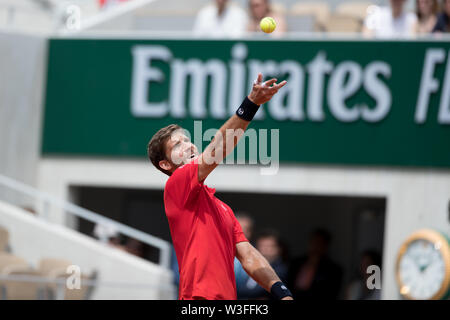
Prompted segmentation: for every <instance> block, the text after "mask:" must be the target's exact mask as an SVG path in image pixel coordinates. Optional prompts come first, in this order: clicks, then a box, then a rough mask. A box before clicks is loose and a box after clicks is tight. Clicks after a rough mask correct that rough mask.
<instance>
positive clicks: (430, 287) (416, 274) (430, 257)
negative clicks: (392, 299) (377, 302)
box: [398, 239, 446, 299]
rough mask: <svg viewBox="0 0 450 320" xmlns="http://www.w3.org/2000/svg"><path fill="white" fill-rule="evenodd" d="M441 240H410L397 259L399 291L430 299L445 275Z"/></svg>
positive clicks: (438, 289) (435, 293)
mask: <svg viewBox="0 0 450 320" xmlns="http://www.w3.org/2000/svg"><path fill="white" fill-rule="evenodd" d="M442 245H443V244H442V242H441V241H437V242H431V241H428V240H425V239H417V240H414V241H411V242H410V243H409V244H408V246H407V247H406V251H405V252H404V253H403V255H402V256H401V257H400V259H399V261H398V276H399V281H400V283H401V287H400V293H401V294H402V295H407V296H409V297H411V298H413V299H432V298H433V297H434V296H436V295H437V294H438V292H439V291H440V290H441V288H442V285H443V283H444V282H445V277H446V265H445V260H444V257H443V255H442V252H441V246H442Z"/></svg>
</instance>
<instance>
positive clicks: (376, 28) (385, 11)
mask: <svg viewBox="0 0 450 320" xmlns="http://www.w3.org/2000/svg"><path fill="white" fill-rule="evenodd" d="M405 2H406V0H390V1H389V3H390V6H389V7H376V6H374V7H372V9H371V12H370V13H369V14H368V15H367V17H366V19H365V21H364V27H363V34H364V36H367V37H376V38H395V37H405V36H413V35H414V34H415V28H416V24H417V17H416V15H415V14H414V13H412V12H406V11H405Z"/></svg>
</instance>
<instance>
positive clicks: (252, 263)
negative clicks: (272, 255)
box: [236, 241, 292, 300]
mask: <svg viewBox="0 0 450 320" xmlns="http://www.w3.org/2000/svg"><path fill="white" fill-rule="evenodd" d="M236 257H237V258H238V259H239V261H240V262H241V264H242V267H243V268H244V270H245V272H247V274H248V275H249V276H250V277H252V278H253V280H255V281H256V282H257V283H258V284H259V285H260V286H261V287H263V288H264V289H265V290H266V291H267V292H270V293H272V295H274V296H275V297H278V298H280V299H281V300H292V295H291V293H290V291H289V290H288V289H284V288H286V287H285V286H284V284H283V283H282V282H281V280H280V278H279V277H278V276H277V274H276V273H275V271H274V270H273V268H272V267H271V266H270V264H269V262H268V261H267V259H266V258H264V256H263V255H262V254H261V253H260V252H259V251H258V250H256V248H255V247H253V246H252V245H251V244H250V243H249V242H247V241H244V242H238V243H237V244H236Z"/></svg>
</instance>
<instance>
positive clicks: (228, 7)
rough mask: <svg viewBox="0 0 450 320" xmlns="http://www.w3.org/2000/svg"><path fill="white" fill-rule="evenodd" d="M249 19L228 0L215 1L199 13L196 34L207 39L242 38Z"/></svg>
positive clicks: (195, 27)
mask: <svg viewBox="0 0 450 320" xmlns="http://www.w3.org/2000/svg"><path fill="white" fill-rule="evenodd" d="M247 21H248V17H247V14H246V13H245V11H244V10H243V9H242V8H240V7H239V6H237V5H235V4H232V3H229V1H228V0H215V1H214V3H211V4H209V5H207V6H206V7H204V8H202V9H201V10H200V12H199V13H198V15H197V17H196V19H195V24H194V34H195V35H196V36H206V37H217V38H220V37H230V38H235V37H240V36H242V35H244V33H245V30H246V26H247Z"/></svg>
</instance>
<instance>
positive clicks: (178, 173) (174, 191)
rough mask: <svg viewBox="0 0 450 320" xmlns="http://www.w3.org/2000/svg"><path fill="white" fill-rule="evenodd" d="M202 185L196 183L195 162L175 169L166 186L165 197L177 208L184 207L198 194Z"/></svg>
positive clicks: (196, 170) (196, 169)
mask: <svg viewBox="0 0 450 320" xmlns="http://www.w3.org/2000/svg"><path fill="white" fill-rule="evenodd" d="M201 186H202V183H200V182H199V181H198V163H197V160H195V161H192V162H190V163H188V164H185V165H182V166H181V167H179V168H178V169H176V170H175V171H174V172H173V173H172V175H171V176H170V178H169V180H167V184H166V192H167V196H168V197H169V198H170V200H171V201H172V202H173V203H174V204H175V205H176V206H177V207H186V206H188V205H189V204H190V203H192V201H193V200H195V199H196V197H197V196H198V194H199V191H200V189H201Z"/></svg>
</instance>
